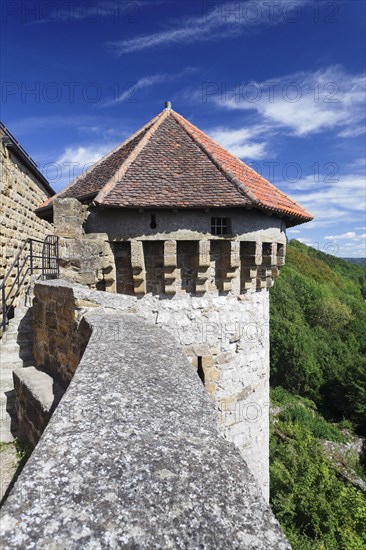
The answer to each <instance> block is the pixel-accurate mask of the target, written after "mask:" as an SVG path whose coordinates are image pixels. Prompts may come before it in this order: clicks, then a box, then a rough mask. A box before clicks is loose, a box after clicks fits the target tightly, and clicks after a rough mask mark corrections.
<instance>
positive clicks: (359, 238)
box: [324, 231, 366, 241]
mask: <svg viewBox="0 0 366 550" xmlns="http://www.w3.org/2000/svg"><path fill="white" fill-rule="evenodd" d="M324 239H330V240H331V239H337V240H345V239H347V240H349V239H351V240H352V241H362V240H365V239H366V233H364V234H363V235H357V234H356V233H355V232H354V231H347V232H346V233H341V235H326V236H325V237H324Z"/></svg>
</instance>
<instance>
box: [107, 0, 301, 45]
mask: <svg viewBox="0 0 366 550" xmlns="http://www.w3.org/2000/svg"><path fill="white" fill-rule="evenodd" d="M307 3H308V0H277V1H276V2H275V3H273V4H272V6H271V4H270V3H269V2H268V0H251V1H250V2H229V3H226V2H223V3H221V4H218V3H217V2H206V3H203V4H202V15H200V16H198V17H186V18H185V19H184V21H183V22H181V21H174V22H173V23H172V25H171V27H170V28H169V29H167V30H164V31H161V32H156V33H151V34H145V35H141V36H137V37H135V38H127V39H123V40H118V41H113V42H109V43H108V46H110V47H111V48H113V49H114V50H115V52H116V53H117V54H119V55H123V54H126V53H131V52H138V51H142V50H146V49H150V48H154V47H158V46H170V45H173V44H191V43H193V42H202V41H209V40H215V39H218V38H220V39H221V40H222V39H225V38H228V37H230V36H236V35H240V34H242V33H243V32H245V31H246V30H249V31H250V32H253V29H254V28H255V27H259V26H261V25H277V24H279V23H281V22H288V21H289V20H290V19H293V20H296V18H298V17H300V16H301V12H300V11H297V12H296V11H295V10H296V9H297V10H301V6H303V5H305V4H307ZM212 8H213V9H212Z"/></svg>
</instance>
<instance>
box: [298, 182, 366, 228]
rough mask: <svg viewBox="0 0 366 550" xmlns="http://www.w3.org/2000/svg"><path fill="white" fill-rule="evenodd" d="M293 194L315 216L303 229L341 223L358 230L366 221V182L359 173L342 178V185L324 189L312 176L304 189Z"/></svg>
mask: <svg viewBox="0 0 366 550" xmlns="http://www.w3.org/2000/svg"><path fill="white" fill-rule="evenodd" d="M306 184H307V185H306ZM294 187H295V186H294ZM290 194H291V197H293V198H294V199H295V200H296V201H298V202H299V203H300V204H301V205H302V206H304V208H306V209H307V210H309V211H310V212H311V213H312V214H314V216H315V221H314V222H311V223H310V224H307V225H305V226H304V227H303V229H307V230H308V229H315V228H317V229H319V228H321V227H328V228H329V227H332V226H337V225H338V226H339V224H340V223H351V224H352V225H353V226H354V224H355V223H357V222H358V223H360V222H361V223H362V222H363V221H364V217H365V214H364V213H365V209H366V192H365V178H364V176H362V175H360V174H358V173H355V174H344V175H341V176H340V177H339V181H336V182H333V183H330V184H325V185H322V186H319V184H316V183H314V178H313V176H308V177H307V178H305V179H304V180H303V181H302V189H301V190H299V191H297V190H296V188H294V189H292V190H291V193H290Z"/></svg>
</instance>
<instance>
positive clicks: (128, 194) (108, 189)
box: [37, 106, 312, 499]
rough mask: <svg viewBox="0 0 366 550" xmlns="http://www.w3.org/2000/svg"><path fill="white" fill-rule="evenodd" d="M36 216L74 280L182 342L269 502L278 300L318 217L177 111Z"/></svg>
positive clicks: (130, 141) (166, 112) (165, 115)
mask: <svg viewBox="0 0 366 550" xmlns="http://www.w3.org/2000/svg"><path fill="white" fill-rule="evenodd" d="M37 213H38V215H39V216H40V217H41V218H43V219H47V220H50V221H52V220H53V221H54V224H55V231H56V233H57V234H58V235H59V237H60V250H61V268H62V276H63V277H65V278H67V279H70V280H72V281H76V282H81V283H84V284H87V285H89V286H90V287H92V288H96V289H99V290H105V291H108V292H117V293H121V294H124V295H126V310H127V311H133V312H134V313H137V314H138V315H140V316H141V317H144V318H146V319H149V320H152V321H153V322H155V323H156V324H158V325H161V326H162V327H164V328H165V329H166V330H168V331H170V333H171V334H172V336H173V337H174V338H175V339H176V340H178V342H179V343H180V346H181V348H182V349H183V350H184V352H185V354H186V355H187V356H188V357H189V359H190V361H191V363H192V366H193V367H194V368H195V369H197V372H198V375H199V376H200V378H201V380H202V382H203V383H204V385H205V387H206V389H207V391H208V393H209V394H210V395H211V396H212V398H213V399H214V401H215V402H216V403H217V406H218V419H219V422H220V424H221V426H222V429H223V431H224V433H225V435H226V437H227V438H228V439H229V440H231V441H233V442H234V443H235V445H236V446H237V447H238V448H239V449H240V451H241V452H242V454H243V456H244V458H245V460H246V461H247V463H248V465H249V467H250V469H251V470H252V472H253V474H254V476H255V478H256V479H257V480H258V483H259V486H260V487H261V490H262V492H263V494H264V496H265V498H267V499H268V490H269V487H268V481H269V465H268V454H269V453H268V446H269V410H268V409H269V292H268V290H269V288H270V287H271V286H272V285H273V282H274V280H275V279H276V277H277V276H278V273H279V268H280V267H281V266H282V265H283V264H284V262H285V250H286V227H289V226H294V225H297V224H300V223H303V222H306V221H309V220H311V219H312V217H311V215H310V214H308V213H307V212H306V211H305V210H303V209H302V208H301V206H299V205H298V204H297V203H296V202H294V201H293V200H291V199H290V198H289V197H288V196H287V195H285V194H284V193H282V192H281V191H279V190H278V189H276V188H275V187H274V186H273V185H272V184H271V183H269V182H268V181H266V180H265V179H264V178H262V177H261V176H259V175H258V174H257V173H256V172H254V171H253V170H252V169H251V168H249V167H248V166H247V165H246V164H244V163H243V162H242V161H240V160H239V159H237V158H236V157H234V156H233V155H231V154H230V153H229V152H228V151H226V150H225V149H223V148H222V147H220V146H219V145H217V144H216V143H215V142H214V141H212V140H211V139H210V138H209V137H208V136H207V135H205V134H204V133H203V132H201V131H200V130H199V129H198V128H196V127H195V126H193V125H192V124H191V123H189V122H188V121H187V120H186V119H184V118H183V117H182V116H181V115H179V114H178V113H176V112H175V111H173V110H172V109H170V108H169V106H168V107H167V108H166V109H165V110H164V111H163V112H162V113H160V114H159V115H158V116H157V117H155V118H154V119H153V120H152V121H150V122H149V123H148V124H147V125H146V126H144V127H143V128H142V129H141V130H139V131H138V132H136V133H135V134H134V135H133V136H131V137H130V138H128V139H127V140H126V141H124V142H123V143H122V144H121V145H119V146H118V147H116V149H114V150H113V151H112V152H111V153H109V154H108V155H106V156H105V157H104V158H102V159H101V160H100V161H99V162H97V163H96V164H95V165H94V166H93V167H92V168H91V169H89V170H88V171H87V172H85V173H83V174H82V175H81V176H79V177H78V178H76V180H74V181H73V182H72V183H71V184H70V185H69V186H68V187H67V188H66V189H65V190H63V191H62V192H60V193H59V194H58V195H56V197H54V198H52V199H51V200H49V201H47V202H46V203H45V204H43V205H42V206H41V207H40V208H39V209H38V211H37ZM131 300H132V304H133V305H132V306H131ZM116 345H118V343H117V342H116ZM136 368H138V365H136ZM177 384H179V380H178V381H177Z"/></svg>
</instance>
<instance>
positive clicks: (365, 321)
mask: <svg viewBox="0 0 366 550" xmlns="http://www.w3.org/2000/svg"><path fill="white" fill-rule="evenodd" d="M365 295H366V270H365V268H363V267H361V266H359V265H354V264H351V263H349V262H347V261H345V260H342V259H338V258H335V257H334V256H329V255H327V254H323V253H321V252H318V251H316V250H314V249H312V248H309V247H306V246H305V245H303V244H301V243H299V242H297V241H292V242H291V243H290V244H289V246H288V253H287V263H286V266H285V267H283V268H282V270H281V276H280V278H279V279H278V281H277V282H276V285H275V287H274V288H273V289H272V290H271V299H270V303H271V386H272V397H271V398H272V412H273V414H272V434H271V449H270V459H271V505H272V507H273V510H274V512H275V514H276V516H277V518H278V519H279V521H280V522H281V524H282V527H283V528H284V530H285V532H286V534H287V536H288V538H289V540H290V542H291V543H292V545H293V548H294V550H308V549H309V550H310V549H314V548H315V549H319V550H320V549H324V550H328V549H334V550H336V549H337V550H338V549H341V550H358V549H359V550H361V549H363V548H366V528H365V526H366V497H365V490H364V488H365V481H366V474H365V462H364V461H365V451H364V450H363V451H362V443H363V439H362V438H360V437H359V436H360V435H365V434H366V304H365ZM356 434H358V435H359V436H358V437H357V435H356Z"/></svg>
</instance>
